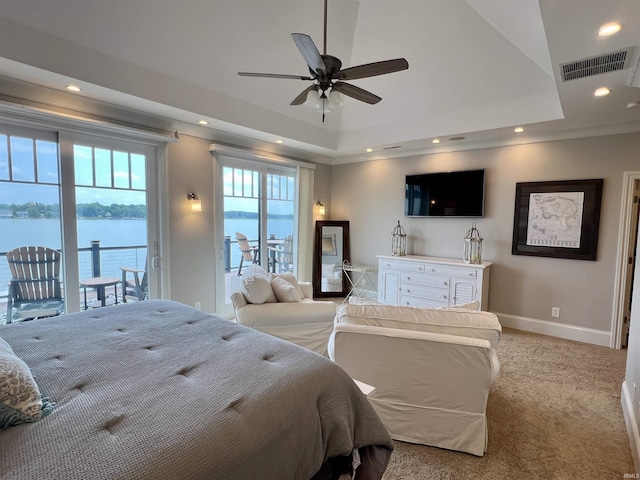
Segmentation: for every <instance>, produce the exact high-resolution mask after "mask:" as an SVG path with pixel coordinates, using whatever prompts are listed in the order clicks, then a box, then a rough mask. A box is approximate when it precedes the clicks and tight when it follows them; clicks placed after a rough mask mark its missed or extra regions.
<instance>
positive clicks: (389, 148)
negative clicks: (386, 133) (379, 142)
mask: <svg viewBox="0 0 640 480" xmlns="http://www.w3.org/2000/svg"><path fill="white" fill-rule="evenodd" d="M394 148H402V145H395V146H393V147H382V149H383V150H393V149H394Z"/></svg>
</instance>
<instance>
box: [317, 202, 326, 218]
mask: <svg viewBox="0 0 640 480" xmlns="http://www.w3.org/2000/svg"><path fill="white" fill-rule="evenodd" d="M316 205H317V206H318V215H322V216H324V214H325V209H324V204H323V203H322V202H321V201H320V200H318V201H317V202H316Z"/></svg>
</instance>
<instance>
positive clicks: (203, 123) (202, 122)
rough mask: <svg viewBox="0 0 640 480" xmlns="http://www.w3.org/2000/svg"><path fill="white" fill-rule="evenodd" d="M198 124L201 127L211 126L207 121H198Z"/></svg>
mask: <svg viewBox="0 0 640 480" xmlns="http://www.w3.org/2000/svg"><path fill="white" fill-rule="evenodd" d="M198 123H199V124H200V125H209V122H207V121H206V120H198Z"/></svg>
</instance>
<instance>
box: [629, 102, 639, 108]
mask: <svg viewBox="0 0 640 480" xmlns="http://www.w3.org/2000/svg"><path fill="white" fill-rule="evenodd" d="M638 105H640V102H630V103H627V108H635V107H637V106H638Z"/></svg>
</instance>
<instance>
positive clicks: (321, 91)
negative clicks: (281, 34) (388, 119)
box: [238, 0, 409, 122]
mask: <svg viewBox="0 0 640 480" xmlns="http://www.w3.org/2000/svg"><path fill="white" fill-rule="evenodd" d="M291 37H292V38H293V41H294V43H295V44H296V46H297V47H298V50H299V51H300V53H301V54H302V57H303V58H304V60H305V62H307V66H308V67H309V73H310V74H311V76H310V77H309V76H300V75H284V74H279V73H252V72H238V75H240V76H244V77H266V78H286V79H294V80H310V81H312V82H313V84H312V85H310V86H309V87H307V88H305V89H304V90H303V91H302V92H301V93H300V94H299V95H298V96H297V97H296V98H294V99H293V101H292V102H291V105H302V104H304V103H309V102H310V103H311V104H312V105H313V106H317V107H318V109H319V111H320V112H322V121H323V122H324V116H325V112H326V113H328V111H329V107H330V106H331V105H332V104H333V105H335V106H340V105H341V104H342V102H341V100H339V97H340V95H337V96H336V93H338V92H339V93H342V94H344V95H347V96H348V97H351V98H355V99H356V100H360V101H361V102H365V103H369V104H371V105H374V104H376V103H378V102H379V101H380V100H382V98H380V97H379V96H377V95H374V94H373V93H371V92H368V91H367V90H364V89H362V88H360V87H356V86H355V85H351V84H349V83H345V82H344V81H343V80H356V79H359V78H367V77H375V76H377V75H384V74H387V73H393V72H399V71H401V70H406V69H408V68H409V63H408V62H407V61H406V60H405V59H404V58H396V59H394V60H384V61H381V62H374V63H367V64H365V65H358V66H356V67H350V68H345V69H344V70H342V62H341V61H340V60H339V59H338V58H336V57H333V56H331V55H327V0H324V44H323V54H322V55H320V52H319V51H318V48H317V47H316V45H315V43H313V40H312V39H311V37H310V36H309V35H305V34H304V33H292V34H291ZM327 94H328V95H327ZM336 97H338V98H336ZM314 103H315V104H314Z"/></svg>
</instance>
